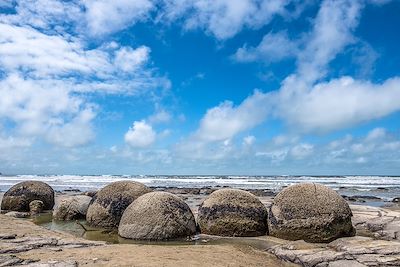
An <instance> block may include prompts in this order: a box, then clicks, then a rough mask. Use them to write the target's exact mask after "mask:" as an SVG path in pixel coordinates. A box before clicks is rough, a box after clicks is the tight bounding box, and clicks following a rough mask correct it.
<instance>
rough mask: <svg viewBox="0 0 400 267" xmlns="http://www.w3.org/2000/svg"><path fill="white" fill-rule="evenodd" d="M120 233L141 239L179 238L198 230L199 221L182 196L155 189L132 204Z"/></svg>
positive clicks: (121, 223) (121, 225) (123, 217)
mask: <svg viewBox="0 0 400 267" xmlns="http://www.w3.org/2000/svg"><path fill="white" fill-rule="evenodd" d="M118 234H119V235H120V236H122V237H125V238H130V239H138V240H169V239H176V238H182V237H188V236H192V235H194V234H196V221H195V219H194V216H193V213H192V211H191V210H190V208H189V206H188V205H187V204H186V203H185V202H184V201H183V200H182V199H181V198H179V197H177V196H175V195H173V194H171V193H167V192H152V193H148V194H145V195H143V196H141V197H139V198H138V199H136V200H135V201H134V202H133V203H132V204H131V205H129V207H128V208H127V209H126V210H125V212H124V214H123V216H122V218H121V222H120V225H119V227H118Z"/></svg>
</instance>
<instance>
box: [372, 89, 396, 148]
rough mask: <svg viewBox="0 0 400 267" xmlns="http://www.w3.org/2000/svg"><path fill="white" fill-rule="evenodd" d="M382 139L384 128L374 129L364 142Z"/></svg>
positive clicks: (384, 135) (384, 134)
mask: <svg viewBox="0 0 400 267" xmlns="http://www.w3.org/2000/svg"><path fill="white" fill-rule="evenodd" d="M399 90H400V89H399ZM384 137H386V129H385V128H375V129H373V130H371V131H370V132H369V133H368V135H367V137H366V138H365V140H366V141H375V140H379V139H382V138H384Z"/></svg>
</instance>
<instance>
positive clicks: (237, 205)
mask: <svg viewBox="0 0 400 267" xmlns="http://www.w3.org/2000/svg"><path fill="white" fill-rule="evenodd" d="M267 216H268V214H267V209H266V208H265V206H264V205H263V204H262V203H261V201H260V200H259V199H257V198H256V197H255V196H254V195H252V194H251V193H249V192H246V191H244V190H239V189H221V190H217V191H215V192H213V193H212V194H211V195H210V196H209V197H208V198H207V199H205V200H204V202H203V203H202V204H201V205H200V207H199V212H198V224H199V226H200V229H201V233H203V234H211V235H220V236H260V235H265V234H266V233H267V232H268V227H267Z"/></svg>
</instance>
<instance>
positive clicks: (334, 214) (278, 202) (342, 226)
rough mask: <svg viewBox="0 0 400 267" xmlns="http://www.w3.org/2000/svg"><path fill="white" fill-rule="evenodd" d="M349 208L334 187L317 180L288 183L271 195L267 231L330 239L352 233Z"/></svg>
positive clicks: (314, 239)
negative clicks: (314, 182) (277, 192)
mask: <svg viewBox="0 0 400 267" xmlns="http://www.w3.org/2000/svg"><path fill="white" fill-rule="evenodd" d="M351 216H352V212H351V210H350V208H349V205H348V204H347V203H346V201H345V200H344V199H343V198H342V197H341V196H340V195H338V194H337V193H336V192H335V191H334V190H332V189H330V188H328V187H326V186H324V185H320V184H313V183H303V184H297V185H293V186H290V187H288V188H286V189H285V190H283V191H281V192H280V193H279V194H278V195H277V196H276V197H275V199H274V201H273V203H272V205H271V207H270V209H269V213H268V223H269V225H268V226H269V230H270V234H271V235H273V236H276V237H279V238H283V239H288V240H300V239H303V240H305V241H307V242H330V241H332V240H335V239H336V238H339V237H346V236H354V235H355V229H354V227H353V225H352V223H351Z"/></svg>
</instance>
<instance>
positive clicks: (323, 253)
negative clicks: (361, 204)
mask: <svg viewBox="0 0 400 267" xmlns="http://www.w3.org/2000/svg"><path fill="white" fill-rule="evenodd" d="M268 252H271V253H272V254H274V255H276V256H277V257H278V258H280V259H282V260H286V261H289V262H293V263H297V264H300V265H302V266H310V267H311V266H316V267H336V266H341V267H344V266H346V267H347V266H350V267H351V266H354V267H361V266H381V267H384V266H400V243H398V242H393V241H386V240H374V239H372V238H368V237H360V236H357V237H348V238H340V239H337V240H335V241H333V242H331V243H329V244H310V243H305V242H304V241H292V242H290V243H288V244H286V245H277V246H274V247H272V248H269V249H268Z"/></svg>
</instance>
